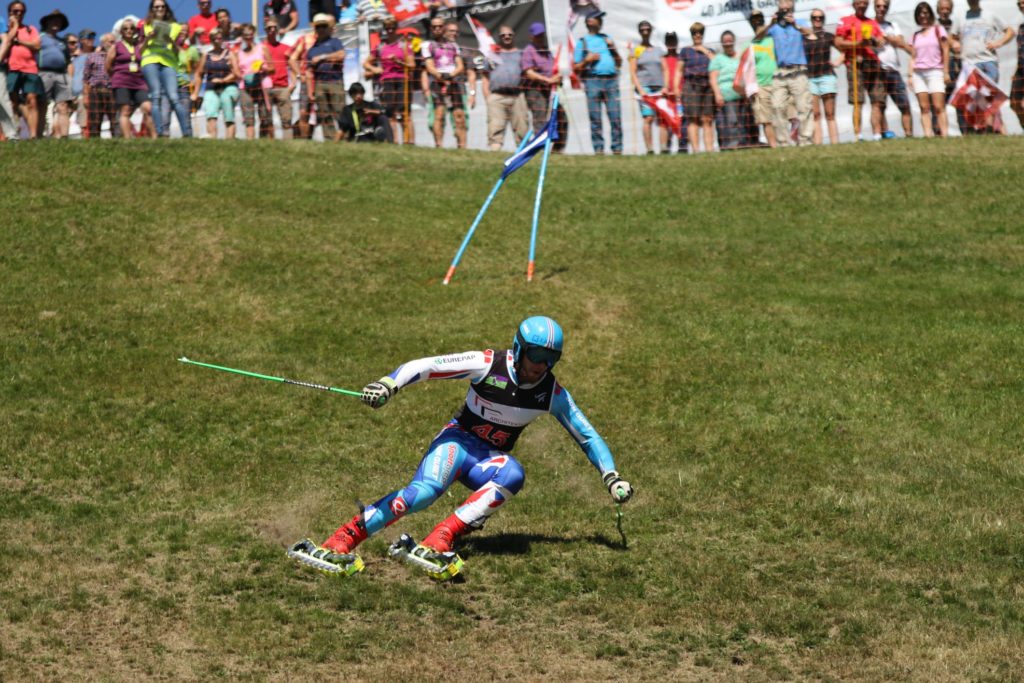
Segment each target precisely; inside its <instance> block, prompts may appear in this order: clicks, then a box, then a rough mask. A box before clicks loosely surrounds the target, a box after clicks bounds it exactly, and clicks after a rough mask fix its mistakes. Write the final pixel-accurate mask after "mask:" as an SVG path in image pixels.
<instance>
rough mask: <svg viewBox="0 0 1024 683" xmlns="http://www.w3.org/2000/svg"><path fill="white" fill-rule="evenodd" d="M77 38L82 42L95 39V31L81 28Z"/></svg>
mask: <svg viewBox="0 0 1024 683" xmlns="http://www.w3.org/2000/svg"><path fill="white" fill-rule="evenodd" d="M78 37H79V38H81V39H83V40H94V39H95V38H96V31H93V30H92V29H91V28H83V29H82V30H81V31H79V32H78Z"/></svg>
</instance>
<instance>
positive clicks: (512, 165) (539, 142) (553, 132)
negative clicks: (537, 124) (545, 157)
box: [501, 98, 558, 180]
mask: <svg viewBox="0 0 1024 683" xmlns="http://www.w3.org/2000/svg"><path fill="white" fill-rule="evenodd" d="M557 139H558V99H557V98H556V99H555V106H553V107H552V108H551V118H550V119H548V122H547V125H545V126H544V129H543V130H541V132H540V133H539V134H538V135H537V136H536V137H535V138H533V139H532V140H530V142H529V143H528V144H527V145H526V147H523V148H522V149H521V150H519V151H518V152H516V153H515V154H513V155H512V156H510V157H509V158H508V159H506V160H505V169H504V170H503V171H502V172H501V179H502V180H504V179H505V178H507V177H509V176H510V175H512V174H513V173H514V172H515V171H517V170H519V167H520V166H522V165H523V164H525V163H526V162H527V161H529V160H530V159H532V158H533V157H534V155H535V154H537V152H539V151H541V150H542V149H544V145H546V144H547V143H548V141H549V140H550V141H551V142H554V141H555V140H557Z"/></svg>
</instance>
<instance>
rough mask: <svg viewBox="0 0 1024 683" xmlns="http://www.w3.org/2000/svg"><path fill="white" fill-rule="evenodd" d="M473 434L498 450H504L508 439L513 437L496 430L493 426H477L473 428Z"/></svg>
mask: <svg viewBox="0 0 1024 683" xmlns="http://www.w3.org/2000/svg"><path fill="white" fill-rule="evenodd" d="M473 433H474V434H476V435H477V436H479V437H480V438H481V439H483V440H484V441H486V442H487V443H489V444H492V445H494V446H497V447H498V448H504V447H505V444H506V443H507V442H508V437H510V436H512V435H511V434H509V433H508V432H505V431H502V430H500V429H495V428H494V427H492V426H491V425H477V426H476V427H473Z"/></svg>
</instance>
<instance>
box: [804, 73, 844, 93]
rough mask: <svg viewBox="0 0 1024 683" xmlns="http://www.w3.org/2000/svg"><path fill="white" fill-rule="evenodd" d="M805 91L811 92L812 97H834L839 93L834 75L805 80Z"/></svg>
mask: <svg viewBox="0 0 1024 683" xmlns="http://www.w3.org/2000/svg"><path fill="white" fill-rule="evenodd" d="M807 89H808V90H810V91H811V94H812V95H817V96H818V97H824V96H825V95H835V94H836V93H837V92H839V82H838V81H837V79H836V75H835V74H825V75H824V76H815V77H814V78H808V79H807Z"/></svg>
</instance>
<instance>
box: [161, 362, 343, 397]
mask: <svg viewBox="0 0 1024 683" xmlns="http://www.w3.org/2000/svg"><path fill="white" fill-rule="evenodd" d="M178 362H180V363H187V364H188V365H198V366H200V367H204V368H211V369H213V370H220V371H222V372H233V373H235V374H236V375H245V376H246V377H255V378H257V379H266V380H270V381H271V382H281V383H283V384H295V385H297V386H300V387H309V388H310V389H319V390H321V391H333V392H334V393H336V394H345V395H346V396H356V397H361V396H362V395H363V394H362V392H361V391H351V390H349V389H338V388H337V387H329V386H327V385H326V384H314V383H313V382H300V381H298V380H294V379H285V378H284V377H274V376H272V375H261V374H259V373H258V372H249V371H247V370H236V369H235V368H226V367H224V366H223V365H212V364H211V363H200V362H199V361H197V360H189V359H188V358H186V357H185V356H182V357H181V358H179V359H178Z"/></svg>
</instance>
